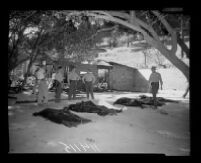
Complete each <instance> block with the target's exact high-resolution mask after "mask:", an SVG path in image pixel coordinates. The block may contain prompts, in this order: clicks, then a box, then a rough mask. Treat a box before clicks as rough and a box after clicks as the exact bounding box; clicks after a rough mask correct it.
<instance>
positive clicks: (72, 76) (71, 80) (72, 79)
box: [68, 67, 80, 100]
mask: <svg viewBox="0 0 201 163" xmlns="http://www.w3.org/2000/svg"><path fill="white" fill-rule="evenodd" d="M79 79H80V77H79V75H78V74H77V73H76V72H75V67H72V71H71V72H70V73H69V74H68V84H70V88H69V93H68V99H69V100H71V97H72V95H73V99H75V96H76V87H77V81H78V80H79Z"/></svg>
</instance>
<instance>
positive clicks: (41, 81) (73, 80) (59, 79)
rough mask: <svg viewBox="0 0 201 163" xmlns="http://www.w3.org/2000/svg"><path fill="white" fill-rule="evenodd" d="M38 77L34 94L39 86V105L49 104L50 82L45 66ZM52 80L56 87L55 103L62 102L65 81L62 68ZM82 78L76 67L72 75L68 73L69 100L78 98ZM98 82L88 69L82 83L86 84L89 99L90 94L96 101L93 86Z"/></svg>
mask: <svg viewBox="0 0 201 163" xmlns="http://www.w3.org/2000/svg"><path fill="white" fill-rule="evenodd" d="M35 76H36V84H35V86H34V88H33V93H34V94H35V92H36V88H37V86H38V98H37V101H38V104H39V105H41V104H46V103H48V81H47V76H46V70H45V66H42V67H40V68H38V69H37V70H36V72H35ZM52 79H53V81H54V85H55V102H60V98H61V93H62V91H63V80H64V72H63V68H62V67H61V66H60V67H58V69H57V70H56V72H55V73H53V75H52ZM80 79H81V77H80V76H79V75H78V74H77V73H76V67H72V70H71V72H70V73H68V84H69V92H68V100H71V99H72V97H73V99H75V98H76V89H77V85H78V81H79V80H80ZM95 81H96V78H95V76H94V75H93V73H92V72H90V69H87V73H86V74H85V75H84V76H83V77H82V82H83V83H84V84H85V88H86V94H87V99H89V94H90V95H91V98H92V99H94V94H93V85H94V83H95Z"/></svg>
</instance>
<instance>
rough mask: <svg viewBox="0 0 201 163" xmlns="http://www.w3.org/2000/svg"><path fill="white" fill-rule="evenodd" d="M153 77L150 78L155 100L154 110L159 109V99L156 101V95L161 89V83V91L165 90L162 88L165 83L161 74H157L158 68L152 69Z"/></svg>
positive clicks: (153, 67) (150, 86)
mask: <svg viewBox="0 0 201 163" xmlns="http://www.w3.org/2000/svg"><path fill="white" fill-rule="evenodd" d="M151 71H152V73H151V75H150V77H149V88H150V91H151V93H152V95H153V100H154V109H157V99H156V94H157V93H158V89H159V82H160V85H161V90H162V89H163V88H162V86H163V81H162V78H161V74H160V73H158V72H156V67H155V66H152V68H151Z"/></svg>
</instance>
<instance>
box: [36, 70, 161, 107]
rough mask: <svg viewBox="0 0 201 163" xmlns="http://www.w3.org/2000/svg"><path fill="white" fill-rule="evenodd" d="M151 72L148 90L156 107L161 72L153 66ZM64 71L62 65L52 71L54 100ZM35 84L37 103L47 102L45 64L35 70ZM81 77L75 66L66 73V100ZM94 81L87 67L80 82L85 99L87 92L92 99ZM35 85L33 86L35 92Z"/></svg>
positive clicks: (57, 94)
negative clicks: (83, 88) (67, 90)
mask: <svg viewBox="0 0 201 163" xmlns="http://www.w3.org/2000/svg"><path fill="white" fill-rule="evenodd" d="M151 70H152V73H151V75H150V77H149V90H150V93H152V95H153V100H154V108H157V98H156V95H157V93H158V90H159V83H160V86H161V90H162V85H163V81H162V78H161V74H160V73H158V72H156V67H155V66H153V67H152V68H151ZM63 75H64V72H63V69H62V67H58V69H57V70H56V72H55V73H53V80H54V82H55V87H56V89H55V102H59V101H60V97H61V93H62V90H63V89H62V87H63V80H64V76H63ZM36 77H37V81H36V85H38V104H42V103H47V102H48V82H47V78H46V71H45V66H42V67H40V68H39V69H38V70H37V71H36ZM80 79H81V77H80V76H79V75H78V74H77V73H76V67H72V68H71V72H70V73H69V74H68V84H69V92H68V100H71V99H72V97H73V99H75V98H76V89H77V85H78V81H79V80H80ZM95 81H96V78H95V76H94V75H93V73H92V72H90V70H89V69H87V73H86V74H85V75H84V76H83V77H82V82H83V83H84V84H85V88H86V94H87V99H89V94H90V95H91V98H92V99H94V94H93V85H94V83H95ZM35 89H36V87H34V89H33V90H34V92H35Z"/></svg>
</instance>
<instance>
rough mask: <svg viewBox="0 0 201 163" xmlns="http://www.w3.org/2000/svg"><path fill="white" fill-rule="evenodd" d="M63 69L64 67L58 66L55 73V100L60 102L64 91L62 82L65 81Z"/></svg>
mask: <svg viewBox="0 0 201 163" xmlns="http://www.w3.org/2000/svg"><path fill="white" fill-rule="evenodd" d="M63 79H64V77H63V70H62V67H61V66H60V67H58V70H57V72H56V75H55V81H56V90H55V97H56V100H55V102H60V98H61V93H62V82H63Z"/></svg>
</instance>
